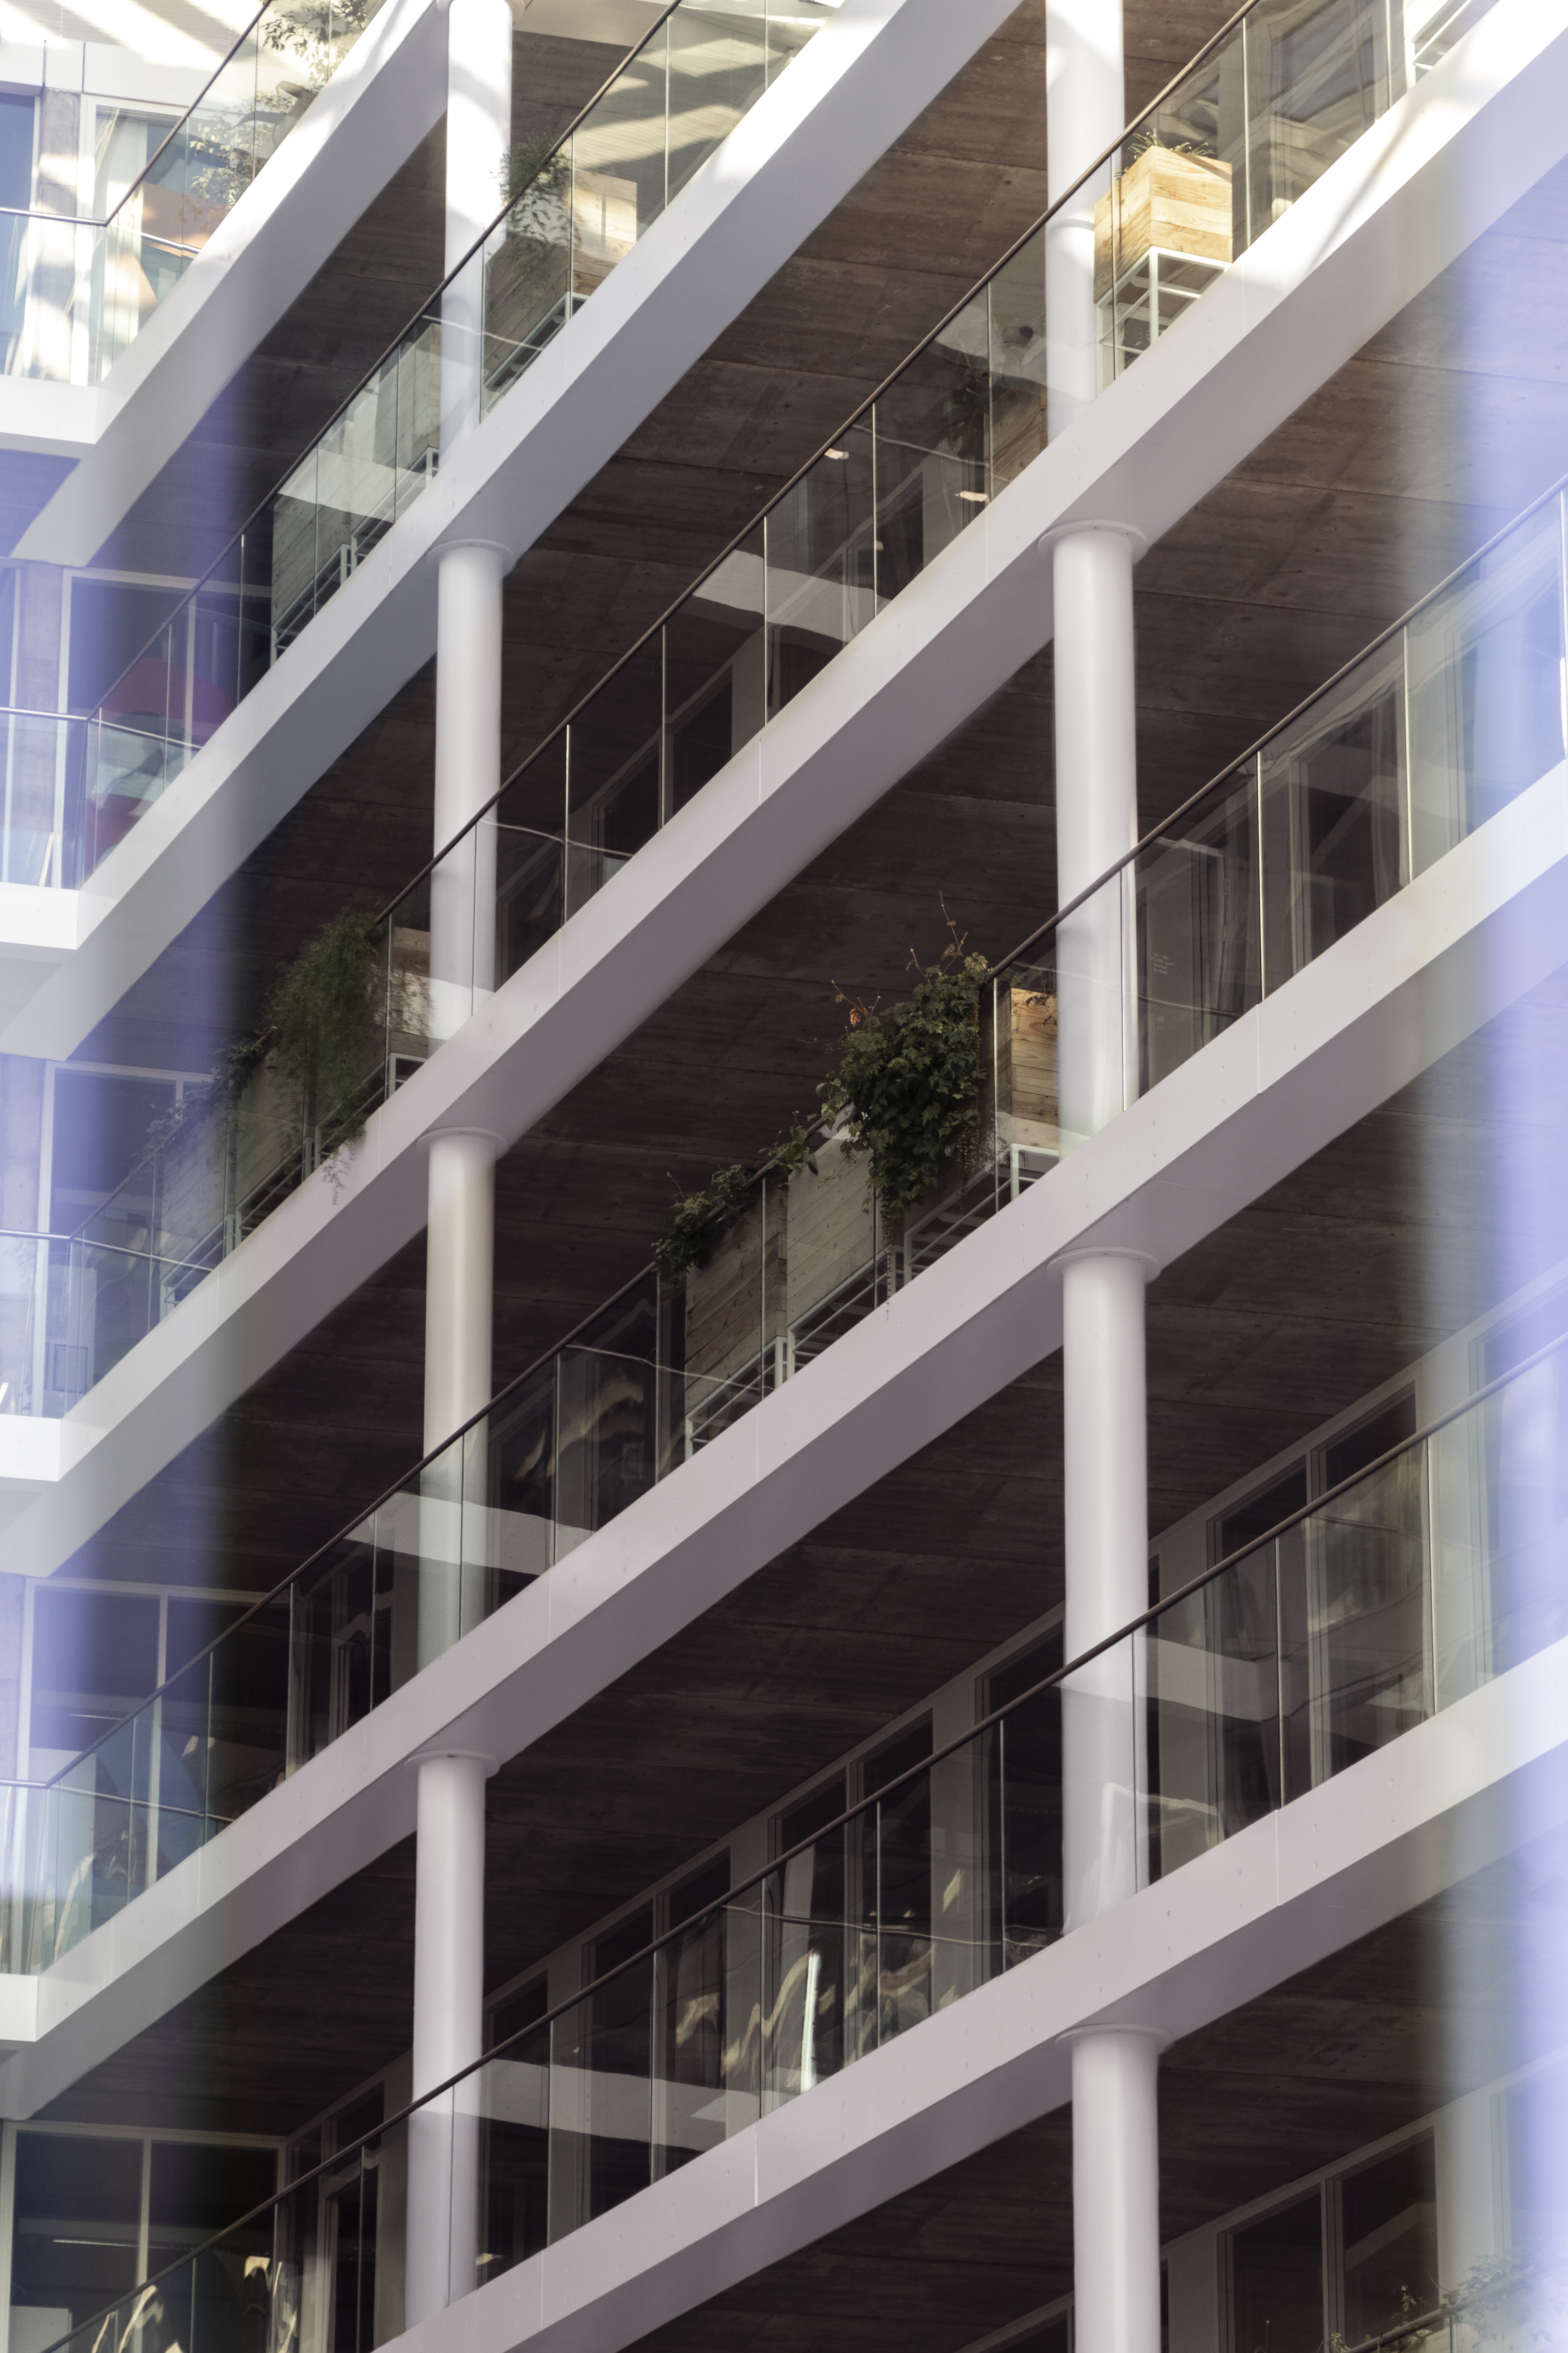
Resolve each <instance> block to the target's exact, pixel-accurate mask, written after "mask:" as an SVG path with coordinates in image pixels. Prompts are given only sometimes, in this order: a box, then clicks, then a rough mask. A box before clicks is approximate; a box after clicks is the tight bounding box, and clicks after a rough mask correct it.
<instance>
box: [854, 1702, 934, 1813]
mask: <svg viewBox="0 0 1568 2353" xmlns="http://www.w3.org/2000/svg"><path fill="white" fill-rule="evenodd" d="M930 1755H931V1718H930V1716H929V1715H928V1716H923V1717H922V1718H921V1722H920V1723H919V1724H911V1725H910V1726H909V1727H908V1729H907V1730H906V1731H903V1732H895V1733H894V1735H893V1736H892V1738H891V1740H884V1741H883V1743H882V1745H881V1746H880V1748H873V1749H872V1751H871V1753H870V1755H869V1756H868V1757H865V1758H864V1759H863V1760H862V1762H861V1766H860V1788H861V1791H862V1794H863V1795H864V1796H866V1797H868V1798H874V1797H875V1796H876V1794H877V1792H878V1790H879V1789H885V1788H887V1786H888V1784H889V1781H896V1780H897V1779H898V1778H899V1775H900V1773H907V1772H908V1771H909V1770H910V1767H911V1766H913V1765H920V1764H922V1763H923V1762H924V1760H925V1758H926V1757H929V1756H930Z"/></svg>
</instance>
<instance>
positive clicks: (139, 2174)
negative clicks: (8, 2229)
mask: <svg viewBox="0 0 1568 2353" xmlns="http://www.w3.org/2000/svg"><path fill="white" fill-rule="evenodd" d="M277 2186H278V2156H277V2151H276V2149H275V2148H273V2147H258V2146H257V2145H256V2144H254V2143H253V2144H250V2145H248V2146H247V2145H245V2144H236V2143H225V2142H221V2141H211V2140H203V2141H184V2140H179V2139H174V2138H171V2137H163V2136H160V2137H157V2138H155V2139H154V2138H151V2137H142V2135H140V2134H116V2135H112V2136H110V2135H109V2134H102V2135H100V2134H96V2133H79V2132H58V2131H54V2132H51V2131H48V2130H46V2129H43V2128H40V2127H37V2126H23V2127H21V2128H20V2129H19V2130H18V2132H17V2135H16V2202H15V2206H14V2209H13V2221H12V2239H11V2334H10V2353H40V2348H43V2347H44V2346H47V2345H50V2344H52V2343H53V2342H54V2340H55V2339H56V2338H57V2337H63V2336H65V2335H66V2334H67V2333H68V2331H69V2330H71V2329H73V2328H76V2327H79V2326H80V2325H81V2323H82V2322H83V2321H85V2320H87V2319H89V2318H90V2316H92V2315H93V2314H94V2313H95V2312H98V2311H100V2309H101V2308H102V2306H104V2305H106V2304H111V2303H113V2302H114V2300H115V2298H116V2297H118V2296H121V2295H125V2294H126V2293H127V2291H128V2290H130V2289H131V2288H133V2287H134V2286H135V2285H136V2284H137V2283H138V2281H140V2280H144V2279H151V2278H153V2277H155V2276H156V2274H158V2273H159V2272H161V2271H163V2270H164V2269H165V2268H166V2267H167V2265H169V2264H170V2263H177V2262H178V2261H179V2259H180V2257H181V2256H182V2255H184V2254H186V2253H189V2251H190V2250H191V2248H193V2247H195V2246H196V2245H197V2244H199V2242H201V2241H202V2240H203V2239H205V2238H209V2237H211V2236H212V2234H213V2233H214V2232H216V2231H222V2230H226V2229H227V2228H228V2227H229V2225H230V2224H231V2223H233V2222H236V2221H238V2219H239V2217H240V2216H241V2215H242V2214H245V2213H247V2212H248V2211H250V2209H251V2208H252V2207H255V2206H259V2205H262V2204H264V2203H265V2202H266V2200H268V2199H269V2198H271V2197H272V2196H273V2194H274V2192H275V2190H276V2189H277ZM143 2217H145V2220H144V2219H143ZM257 2243H258V2251H259V2252H261V2253H269V2252H270V2248H271V2223H270V2220H269V2219H268V2220H267V2221H264V2222H263V2224H261V2225H260V2226H258V2242H257ZM242 2270H243V2267H239V2268H237V2270H236V2273H235V2276H234V2279H233V2281H232V2282H230V2283H229V2285H230V2286H231V2287H232V2289H233V2292H234V2294H235V2295H236V2296H237V2297H238V2296H241V2295H243V2276H242ZM180 2295H181V2285H180V2283H178V2282H177V2281H176V2282H174V2283H171V2285H170V2287H169V2289H168V2291H167V2294H166V2299H165V2302H166V2316H167V2318H168V2319H169V2321H170V2322H171V2323H172V2325H173V2334H174V2335H175V2336H181V2337H184V2341H185V2342H187V2343H188V2342H189V2335H188V2329H189V2318H190V2316H189V2297H188V2292H187V2293H186V2295H185V2306H184V2310H183V2311H182V2310H181V2309H180ZM225 2317H226V2316H224V2315H222V2314H220V2313H218V2312H216V2311H213V2312H211V2313H210V2314H209V2315H208V2318H209V2319H210V2321H211V2322H212V2323H213V2324H214V2326H215V2327H216V2330H217V2332H218V2333H219V2334H220V2336H221V2335H222V2334H223V2333H224V2320H225Z"/></svg>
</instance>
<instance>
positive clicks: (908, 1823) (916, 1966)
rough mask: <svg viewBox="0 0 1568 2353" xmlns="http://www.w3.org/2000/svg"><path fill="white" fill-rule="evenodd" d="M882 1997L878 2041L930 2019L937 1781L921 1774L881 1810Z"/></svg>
mask: <svg viewBox="0 0 1568 2353" xmlns="http://www.w3.org/2000/svg"><path fill="white" fill-rule="evenodd" d="M871 1819H872V1820H874V1822H875V1826H876V1845H875V1849H874V1855H875V1862H876V1872H877V1877H876V1883H875V1890H874V1902H875V1911H874V1915H873V1917H874V1920H875V1926H876V1931H877V1955H876V1969H877V1993H876V2003H877V2008H876V2025H875V2033H874V2038H873V2039H874V2040H875V2041H876V2042H878V2043H879V2044H880V2043H883V2042H891V2041H892V2039H893V2037H894V2036H895V2035H897V2034H902V2033H905V2032H906V2031H908V2029H909V2028H910V2027H911V2026H917V2025H918V2024H919V2023H920V2021H921V2019H922V2018H929V2017H930V2015H931V1964H932V1946H931V1875H932V1871H933V1868H934V1856H933V1852H932V1846H933V1841H932V1824H931V1775H930V1773H929V1772H926V1773H920V1774H917V1775H916V1776H915V1778H913V1779H912V1780H910V1781H906V1782H905V1783H904V1784H903V1786H902V1787H901V1788H899V1789H896V1790H895V1791H894V1792H893V1794H892V1795H891V1796H890V1797H888V1798H884V1799H882V1800H881V1801H880V1803H879V1805H878V1806H877V1807H876V1809H875V1810H874V1814H873V1816H872V1817H871Z"/></svg>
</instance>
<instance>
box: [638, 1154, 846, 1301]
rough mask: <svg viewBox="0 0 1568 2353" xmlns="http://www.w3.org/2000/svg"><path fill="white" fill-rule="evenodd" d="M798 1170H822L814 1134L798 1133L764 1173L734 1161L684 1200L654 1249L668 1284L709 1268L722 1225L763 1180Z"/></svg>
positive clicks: (772, 1156)
mask: <svg viewBox="0 0 1568 2353" xmlns="http://www.w3.org/2000/svg"><path fill="white" fill-rule="evenodd" d="M796 1168H809V1169H810V1170H811V1171H812V1172H813V1174H814V1175H815V1173H816V1152H815V1150H814V1148H813V1145H812V1141H811V1134H810V1130H809V1129H807V1128H804V1127H797V1128H795V1130H794V1132H793V1133H792V1134H790V1135H788V1136H786V1137H785V1138H784V1142H783V1143H782V1144H780V1145H775V1147H774V1149H773V1152H772V1153H770V1155H768V1157H767V1159H766V1160H765V1161H764V1162H763V1166H761V1167H760V1168H758V1169H755V1170H752V1171H751V1172H748V1171H747V1170H746V1169H745V1168H743V1167H742V1166H741V1163H740V1162H739V1161H738V1160H733V1161H731V1164H730V1166H728V1167H727V1168H716V1169H715V1170H714V1171H713V1174H712V1176H710V1178H709V1179H708V1182H707V1184H706V1185H704V1186H703V1187H701V1188H700V1191H698V1192H695V1193H686V1194H683V1195H681V1196H680V1197H679V1198H678V1199H677V1200H676V1202H675V1204H674V1207H673V1208H672V1209H671V1210H670V1214H669V1221H668V1224H667V1225H666V1227H665V1229H664V1231H663V1233H662V1234H660V1236H659V1238H658V1241H657V1242H655V1244H654V1246H653V1262H654V1264H655V1266H656V1267H657V1268H658V1271H659V1273H660V1274H662V1275H663V1276H664V1278H665V1280H666V1282H674V1281H675V1280H676V1278H677V1276H679V1275H682V1274H685V1273H686V1272H687V1271H688V1270H689V1269H690V1268H692V1267H699V1266H706V1265H707V1263H708V1260H709V1256H710V1252H711V1250H712V1248H713V1244H714V1241H715V1240H716V1239H717V1237H718V1231H719V1228H720V1226H721V1224H722V1223H723V1221H724V1219H726V1218H732V1217H734V1216H735V1215H736V1213H737V1212H738V1211H739V1210H741V1209H743V1208H745V1206H746V1202H747V1200H748V1198H750V1195H751V1190H752V1186H753V1185H755V1184H756V1183H757V1181H758V1179H759V1178H760V1177H762V1176H766V1175H771V1174H773V1172H774V1171H775V1170H776V1171H777V1172H778V1173H779V1174H781V1175H783V1174H785V1173H787V1172H789V1171H792V1170H794V1169H796Z"/></svg>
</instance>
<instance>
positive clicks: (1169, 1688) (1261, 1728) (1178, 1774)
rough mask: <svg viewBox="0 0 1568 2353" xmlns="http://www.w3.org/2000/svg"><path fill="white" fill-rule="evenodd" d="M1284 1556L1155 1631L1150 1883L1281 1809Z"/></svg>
mask: <svg viewBox="0 0 1568 2353" xmlns="http://www.w3.org/2000/svg"><path fill="white" fill-rule="evenodd" d="M1274 1581H1275V1570H1274V1546H1272V1545H1266V1546H1264V1547H1263V1549H1262V1550H1261V1551H1260V1552H1257V1553H1254V1554H1253V1555H1252V1556H1251V1557H1250V1558H1249V1559H1247V1560H1242V1561H1237V1564H1236V1566H1235V1567H1233V1568H1229V1569H1226V1571H1225V1573H1224V1574H1223V1575H1222V1576H1220V1577H1215V1578H1214V1579H1212V1580H1211V1581H1210V1583H1208V1584H1207V1585H1205V1587H1203V1588H1202V1589H1201V1590H1200V1591H1199V1592H1197V1593H1194V1594H1190V1595H1189V1596H1188V1597H1187V1598H1186V1599H1185V1600H1182V1601H1177V1602H1174V1603H1173V1604H1172V1606H1171V1607H1170V1608H1169V1609H1163V1610H1162V1611H1161V1613H1160V1615H1159V1617H1158V1618H1156V1619H1155V1620H1154V1621H1153V1624H1152V1627H1151V1628H1150V1634H1149V1649H1148V1662H1149V1664H1148V1674H1149V1686H1148V1703H1147V1717H1148V1721H1147V1730H1146V1735H1145V1737H1146V1742H1147V1770H1148V1776H1149V1791H1150V1807H1149V1829H1148V1836H1149V1876H1150V1877H1151V1878H1152V1879H1161V1878H1164V1877H1165V1876H1166V1875H1167V1874H1168V1873H1171V1872H1173V1871H1174V1870H1177V1869H1178V1868H1179V1867H1180V1866H1181V1864H1183V1863H1184V1862H1191V1861H1192V1859H1193V1857H1194V1855H1198V1854H1202V1853H1204V1852H1205V1851H1206V1850H1207V1849H1208V1848H1209V1847H1211V1846H1217V1845H1218V1844H1219V1842H1220V1841H1221V1840H1222V1839H1227V1838H1231V1837H1233V1836H1234V1835H1235V1833H1236V1832H1237V1831H1239V1830H1245V1829H1246V1827H1247V1824H1248V1823H1249V1822H1254V1821H1257V1820H1258V1819H1259V1818H1260V1817H1261V1816H1262V1815H1264V1814H1266V1813H1268V1812H1270V1811H1271V1810H1273V1809H1274V1808H1275V1807H1276V1806H1278V1805H1279V1802H1280V1787H1279V1663H1278V1642H1279V1633H1278V1626H1277V1622H1276V1613H1275V1590H1274Z"/></svg>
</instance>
